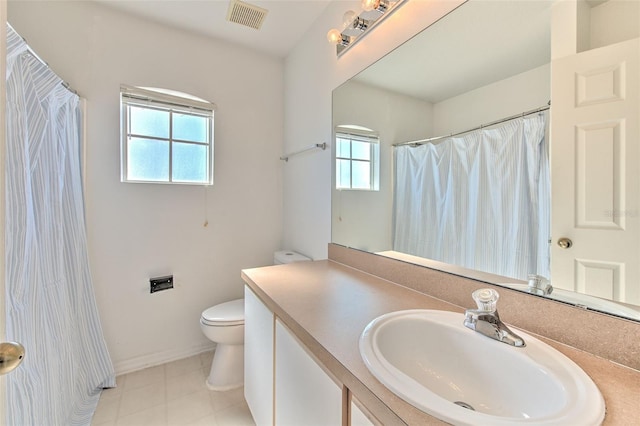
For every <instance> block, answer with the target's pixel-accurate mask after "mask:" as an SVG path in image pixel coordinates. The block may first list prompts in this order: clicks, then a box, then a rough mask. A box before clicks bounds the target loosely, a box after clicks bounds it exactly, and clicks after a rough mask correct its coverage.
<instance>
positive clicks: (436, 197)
mask: <svg viewBox="0 0 640 426" xmlns="http://www.w3.org/2000/svg"><path fill="white" fill-rule="evenodd" d="M545 130H546V125H545V117H544V115H543V114H538V115H535V116H530V117H523V118H518V119H514V120H511V121H508V122H505V123H503V124H501V125H499V126H498V127H494V128H491V129H482V130H477V131H474V132H470V133H466V134H464V135H462V136H459V137H452V138H448V139H445V140H444V141H442V142H441V143H438V144H432V143H429V144H424V145H420V146H418V147H411V146H406V145H405V146H398V147H396V148H395V190H394V226H393V228H394V235H393V249H394V250H396V251H399V252H403V253H408V254H412V255H416V256H421V257H425V258H429V259H434V260H439V261H441V262H445V263H450V264H454V265H459V266H463V267H466V268H470V269H476V270H480V271H485V272H490V273H494V274H499V275H503V276H506V277H511V278H516V279H522V280H526V279H527V275H528V274H538V275H542V276H544V277H549V250H550V247H549V237H550V209H551V207H550V205H551V197H550V177H549V159H548V152H547V142H546V137H545Z"/></svg>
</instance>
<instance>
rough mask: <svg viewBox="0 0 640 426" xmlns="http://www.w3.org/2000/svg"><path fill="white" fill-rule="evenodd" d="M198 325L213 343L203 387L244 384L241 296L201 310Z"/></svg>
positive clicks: (221, 388) (221, 387)
mask: <svg viewBox="0 0 640 426" xmlns="http://www.w3.org/2000/svg"><path fill="white" fill-rule="evenodd" d="M200 328H201V329H202V332H203V333H204V335H205V336H207V338H208V339H209V340H211V341H213V342H216V351H215V353H214V355H213V361H212V362H211V373H209V377H208V378H207V387H208V388H209V389H211V390H216V391H224V390H230V389H235V388H239V387H241V386H242V385H243V383H244V299H236V300H232V301H230V302H225V303H221V304H219V305H215V306H212V307H211V308H209V309H206V310H204V311H203V312H202V316H201V317H200Z"/></svg>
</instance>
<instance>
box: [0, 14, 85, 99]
mask: <svg viewBox="0 0 640 426" xmlns="http://www.w3.org/2000/svg"><path fill="white" fill-rule="evenodd" d="M7 25H8V26H9V27H10V28H11V29H12V30H13V31H15V32H16V34H18V36H20V38H21V39H22V41H24V43H25V44H26V45H27V52H29V54H30V55H31V56H33V57H34V58H35V59H36V60H37V61H38V62H40V63H41V64H42V65H44V66H45V67H47V68H49V69H50V70H51V71H53V70H52V69H51V67H50V66H49V64H48V63H47V62H46V61H45V60H44V59H42V58H41V57H40V56H39V55H38V54H37V53H36V51H35V50H33V49H32V48H31V46H29V42H27V39H26V38H24V37H22V36H21V35H20V34H19V33H18V32H17V31H16V30H15V29H14V28H13V27H12V26H11V24H10V23H8V22H7ZM53 72H54V73H55V74H56V75H58V73H56V72H55V71H53ZM58 77H60V76H58ZM60 80H62V79H60ZM60 84H61V85H62V87H64V88H65V89H67V90H68V91H70V92H71V93H73V94H74V95H78V92H76V91H75V90H73V89H72V88H71V86H70V85H69V83H67V82H66V81H64V80H62V81H61V82H60Z"/></svg>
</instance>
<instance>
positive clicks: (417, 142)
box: [391, 101, 551, 147]
mask: <svg viewBox="0 0 640 426" xmlns="http://www.w3.org/2000/svg"><path fill="white" fill-rule="evenodd" d="M549 108H551V101H549V102H548V103H547V105H545V106H542V107H540V108H536V109H532V110H530V111H525V112H523V113H520V114H516V115H512V116H510V117H506V118H502V119H500V120H496V121H492V122H490V123H486V124H481V125H480V126H478V127H474V128H473V129H469V130H465V131H463V132H458V133H452V134H450V135H445V136H436V137H433V138H427V139H418V140H415V141H408V142H398V143H394V144H393V145H391V146H393V147H396V146H403V145H410V146H413V147H415V146H420V145H424V144H425V143H429V142H431V141H435V140H438V139H446V138H451V137H454V136H459V135H463V134H465V133H469V132H473V131H476V130H480V129H484V128H485V127H489V126H494V125H496V124H500V123H504V122H505V121H509V120H513V119H515V118H521V117H526V116H527V115H531V114H537V113H539V112H542V111H546V110H548V109H549Z"/></svg>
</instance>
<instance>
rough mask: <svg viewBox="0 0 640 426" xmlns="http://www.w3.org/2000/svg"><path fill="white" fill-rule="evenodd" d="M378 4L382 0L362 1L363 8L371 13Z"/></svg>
mask: <svg viewBox="0 0 640 426" xmlns="http://www.w3.org/2000/svg"><path fill="white" fill-rule="evenodd" d="M378 3H380V0H362V8H363V9H364V10H365V11H367V12H369V11H371V10H373V9H375V8H376V7H377V6H378Z"/></svg>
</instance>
